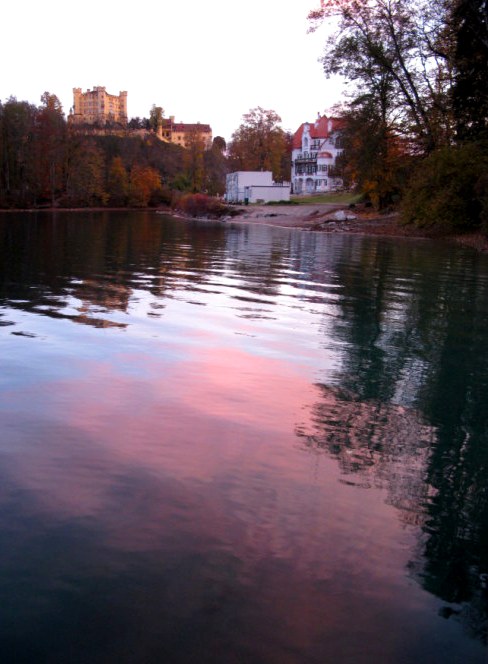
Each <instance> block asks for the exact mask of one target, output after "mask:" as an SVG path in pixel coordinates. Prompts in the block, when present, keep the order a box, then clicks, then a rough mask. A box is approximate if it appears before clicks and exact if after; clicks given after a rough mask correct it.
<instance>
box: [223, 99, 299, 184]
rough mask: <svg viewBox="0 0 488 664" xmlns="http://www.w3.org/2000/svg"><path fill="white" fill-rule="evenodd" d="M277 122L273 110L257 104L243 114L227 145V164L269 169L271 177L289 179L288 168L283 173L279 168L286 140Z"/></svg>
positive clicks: (278, 118) (243, 168)
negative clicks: (241, 121) (228, 160)
mask: <svg viewBox="0 0 488 664" xmlns="http://www.w3.org/2000/svg"><path fill="white" fill-rule="evenodd" d="M280 122H281V118H280V116H279V115H278V114H277V113H276V112H275V111H272V110H265V109H264V108H261V107H260V106H258V107H257V108H253V109H251V110H250V111H249V113H246V114H245V115H243V123H242V124H241V125H240V126H239V127H238V129H236V131H235V132H234V133H233V134H232V138H231V142H230V144H229V146H228V152H229V159H230V162H231V165H232V166H231V167H232V168H233V169H234V170H245V171H261V170H263V171H272V173H273V177H274V178H275V180H283V179H285V180H286V179H287V178H289V177H290V173H289V171H288V172H287V173H284V172H283V170H282V169H283V163H282V162H283V156H284V155H285V154H286V151H287V140H286V135H285V132H284V131H283V129H282V128H281V127H280V126H279V123H280Z"/></svg>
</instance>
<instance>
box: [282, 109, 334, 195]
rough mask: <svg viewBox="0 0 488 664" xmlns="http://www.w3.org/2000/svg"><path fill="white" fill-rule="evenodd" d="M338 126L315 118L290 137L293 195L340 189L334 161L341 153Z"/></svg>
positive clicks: (331, 121) (328, 119)
mask: <svg viewBox="0 0 488 664" xmlns="http://www.w3.org/2000/svg"><path fill="white" fill-rule="evenodd" d="M340 129H341V122H340V120H338V119H337V118H328V117H326V116H325V115H323V116H320V115H319V116H318V117H317V120H316V121H315V122H314V123H309V122H304V123H303V124H302V125H300V127H299V129H298V130H297V131H296V132H295V134H294V136H293V149H292V156H291V159H292V161H291V183H292V187H293V193H294V194H314V193H320V192H325V191H333V190H335V189H339V188H340V187H342V178H341V177H339V176H338V175H337V174H336V169H335V166H336V159H337V157H338V156H339V155H340V154H341V153H342V148H341V131H340Z"/></svg>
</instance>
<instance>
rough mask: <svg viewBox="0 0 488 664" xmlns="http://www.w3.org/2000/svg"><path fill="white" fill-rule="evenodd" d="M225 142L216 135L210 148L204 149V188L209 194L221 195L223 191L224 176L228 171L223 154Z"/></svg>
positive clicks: (226, 161)
mask: <svg viewBox="0 0 488 664" xmlns="http://www.w3.org/2000/svg"><path fill="white" fill-rule="evenodd" d="M226 147H227V146H226V142H225V139H224V138H222V136H216V137H215V138H214V139H213V141H212V147H211V149H210V150H206V151H205V153H204V155H203V159H204V167H205V185H204V188H205V190H206V191H207V193H208V194H210V195H211V196H215V195H223V194H224V192H225V176H226V175H227V173H228V172H229V165H228V160H227V157H226V155H225V150H226Z"/></svg>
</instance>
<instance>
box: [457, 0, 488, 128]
mask: <svg viewBox="0 0 488 664" xmlns="http://www.w3.org/2000/svg"><path fill="white" fill-rule="evenodd" d="M452 25H453V28H454V32H455V54H454V67H455V78H454V87H453V103H454V115H455V118H456V125H457V133H458V138H459V139H461V140H474V139H476V138H479V137H482V136H484V137H487V134H488V86H487V82H486V73H487V71H488V1H487V0H457V2H455V3H454V8H453V11H452Z"/></svg>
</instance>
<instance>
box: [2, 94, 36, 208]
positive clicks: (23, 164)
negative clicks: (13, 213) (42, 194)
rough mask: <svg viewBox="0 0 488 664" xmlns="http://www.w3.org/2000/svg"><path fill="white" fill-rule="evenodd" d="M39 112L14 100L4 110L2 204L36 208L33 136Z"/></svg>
mask: <svg viewBox="0 0 488 664" xmlns="http://www.w3.org/2000/svg"><path fill="white" fill-rule="evenodd" d="M36 113H37V109H36V107H35V106H33V105H32V104H29V103H28V102H26V101H17V99H16V98H15V97H10V98H9V99H8V100H7V101H6V102H5V103H4V104H3V106H2V107H1V122H0V129H1V133H2V137H1V140H0V145H1V149H2V153H1V155H0V201H1V202H2V203H3V205H8V206H17V207H18V206H25V205H32V204H33V203H34V202H35V198H36V193H37V185H36V177H35V172H34V160H33V136H34V129H35V121H36Z"/></svg>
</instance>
